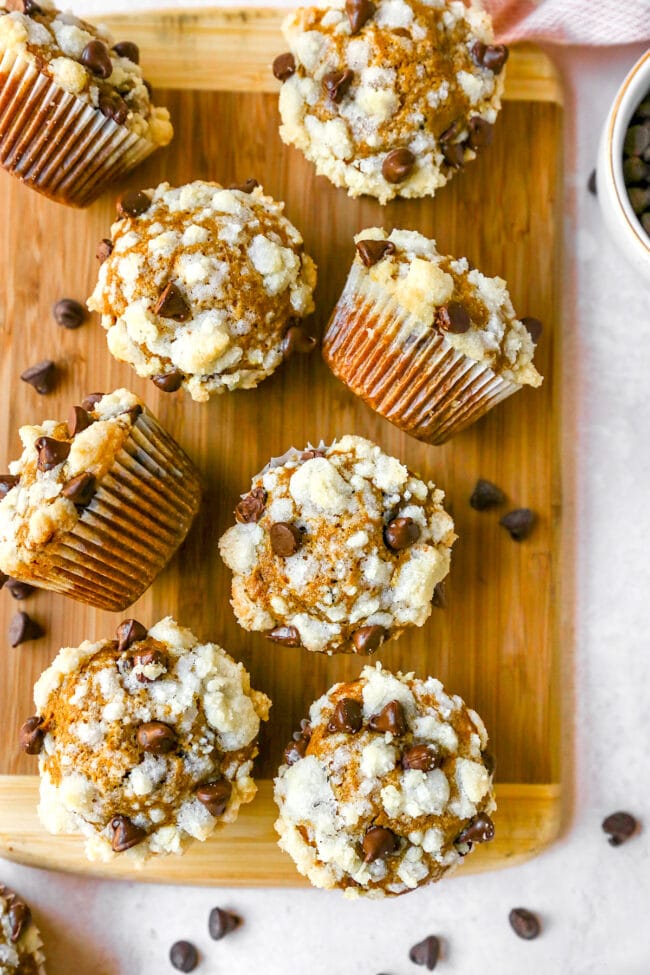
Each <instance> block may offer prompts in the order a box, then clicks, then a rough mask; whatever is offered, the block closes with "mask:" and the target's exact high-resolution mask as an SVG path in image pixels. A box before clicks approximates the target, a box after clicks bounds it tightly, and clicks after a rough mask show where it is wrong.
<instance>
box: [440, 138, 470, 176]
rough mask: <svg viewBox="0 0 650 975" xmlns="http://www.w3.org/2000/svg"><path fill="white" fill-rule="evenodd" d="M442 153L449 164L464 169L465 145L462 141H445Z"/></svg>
mask: <svg viewBox="0 0 650 975" xmlns="http://www.w3.org/2000/svg"><path fill="white" fill-rule="evenodd" d="M442 155H443V157H444V160H445V162H446V163H447V165H448V166H453V167H454V169H462V168H463V165H464V163H465V147H464V146H463V145H462V143H460V142H444V143H443V144H442Z"/></svg>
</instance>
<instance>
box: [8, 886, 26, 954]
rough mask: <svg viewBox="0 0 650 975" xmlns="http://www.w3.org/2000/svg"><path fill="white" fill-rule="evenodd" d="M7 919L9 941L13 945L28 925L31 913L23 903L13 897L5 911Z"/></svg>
mask: <svg viewBox="0 0 650 975" xmlns="http://www.w3.org/2000/svg"><path fill="white" fill-rule="evenodd" d="M7 919H8V921H9V940H10V941H13V942H14V944H15V943H16V941H18V939H19V938H20V936H21V934H22V933H23V931H24V930H25V928H26V927H27V926H28V924H29V923H30V921H31V919H32V912H31V911H30V909H29V908H28V907H27V904H25V902H24V901H21V900H19V899H18V898H17V897H14V898H13V899H12V900H11V902H10V904H9V908H8V910H7Z"/></svg>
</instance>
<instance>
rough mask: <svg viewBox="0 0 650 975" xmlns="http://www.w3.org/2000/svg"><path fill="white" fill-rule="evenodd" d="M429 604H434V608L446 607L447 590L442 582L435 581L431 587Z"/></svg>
mask: <svg viewBox="0 0 650 975" xmlns="http://www.w3.org/2000/svg"><path fill="white" fill-rule="evenodd" d="M431 605H432V606H435V607H436V609H446V608H447V590H446V588H445V584H444V582H437V583H436V584H435V586H434V587H433V596H432V597H431Z"/></svg>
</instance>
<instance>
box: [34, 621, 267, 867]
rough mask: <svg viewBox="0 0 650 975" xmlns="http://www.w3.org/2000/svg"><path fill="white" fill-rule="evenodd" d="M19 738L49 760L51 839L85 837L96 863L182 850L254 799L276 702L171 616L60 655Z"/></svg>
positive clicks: (44, 802)
mask: <svg viewBox="0 0 650 975" xmlns="http://www.w3.org/2000/svg"><path fill="white" fill-rule="evenodd" d="M34 701H35V704H36V715H34V717H32V718H30V719H29V721H28V722H26V724H25V725H24V726H23V729H22V731H21V741H22V744H23V748H24V749H25V750H27V751H29V752H30V754H36V753H37V752H38V753H40V758H39V768H40V772H41V802H40V806H39V814H40V816H41V819H42V821H43V823H44V825H45V826H46V828H47V829H49V830H50V832H53V833H61V832H82V833H83V834H84V835H85V836H86V837H87V843H86V854H87V856H88V857H89V859H93V860H97V859H101V860H106V859H110V858H111V856H112V855H113V853H122V852H125V851H126V850H132V851H133V852H132V853H131V854H130V856H132V857H133V858H134V859H135V860H141V859H144V858H145V857H147V856H148V855H150V854H154V853H177V852H180V851H181V849H182V847H183V845H184V843H185V841H187V840H188V839H189V838H191V837H194V838H196V839H200V840H204V839H205V838H206V837H207V836H208V835H209V834H210V833H211V832H212V831H213V829H214V828H215V826H216V825H217V821H220V822H225V823H228V822H232V821H234V820H235V819H236V818H237V813H238V811H239V807H240V805H241V804H242V803H245V802H250V800H251V799H252V798H253V796H254V795H255V791H256V790H255V785H254V783H253V780H252V778H251V776H250V773H251V769H252V761H253V758H254V757H255V755H256V754H257V747H256V740H257V735H258V732H259V728H260V720H266V719H267V717H268V710H269V707H270V701H269V699H268V698H267V697H266V696H265V695H264V694H261V693H259V692H258V691H253V690H251V687H250V680H249V676H248V673H247V672H246V670H245V669H244V667H243V665H242V664H240V663H235V661H234V660H233V659H232V658H231V657H230V656H229V655H228V654H227V653H226V652H225V651H224V650H222V649H221V647H218V646H217V645H216V644H214V643H201V642H200V641H199V640H197V638H196V637H195V636H194V635H193V634H192V633H191V632H190V631H189V630H187V629H184V628H182V627H180V626H178V624H177V623H175V622H174V620H173V619H171V617H167V618H166V619H163V620H161V621H160V622H158V623H156V624H155V626H152V627H151V629H150V630H149V631H148V632H147V630H146V629H145V627H144V626H142V624H141V623H138V622H137V621H136V620H125V621H124V622H123V623H121V624H120V626H119V627H118V629H117V634H116V639H115V640H101V641H99V642H98V643H90V642H89V641H86V642H84V643H82V644H81V646H80V647H67V648H65V649H63V650H61V651H60V652H59V654H58V656H57V657H56V658H55V660H54V662H53V663H52V664H51V666H50V667H48V669H47V670H46V671H45V672H44V673H43V674H42V675H41V677H40V678H39V680H38V681H37V683H36V686H35V687H34Z"/></svg>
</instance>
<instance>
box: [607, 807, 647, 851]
mask: <svg viewBox="0 0 650 975" xmlns="http://www.w3.org/2000/svg"><path fill="white" fill-rule="evenodd" d="M638 825H639V824H638V823H637V821H636V819H635V818H634V816H631V815H630V813H626V812H615V813H611V815H609V816H607V817H606V818H605V819H603V822H602V828H603V832H605V833H607V834H608V835H609V840H608V842H609V844H610V846H620V845H621V843H625V841H626V840H629V838H630V837H631V836H633V835H634V834H635V833H636V831H637V829H638Z"/></svg>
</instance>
